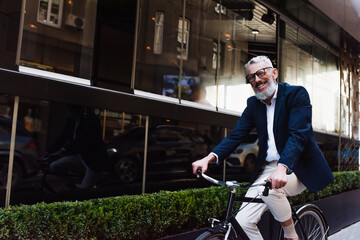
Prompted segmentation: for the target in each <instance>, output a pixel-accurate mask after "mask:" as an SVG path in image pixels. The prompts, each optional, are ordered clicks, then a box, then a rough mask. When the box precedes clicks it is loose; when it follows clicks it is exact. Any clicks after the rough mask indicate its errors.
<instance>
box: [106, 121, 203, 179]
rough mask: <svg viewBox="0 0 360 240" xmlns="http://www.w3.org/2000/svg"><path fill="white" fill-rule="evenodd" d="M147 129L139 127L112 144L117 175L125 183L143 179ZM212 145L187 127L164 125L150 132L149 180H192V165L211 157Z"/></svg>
mask: <svg viewBox="0 0 360 240" xmlns="http://www.w3.org/2000/svg"><path fill="white" fill-rule="evenodd" d="M144 139H145V128H144V127H136V128H133V129H131V130H130V131H129V132H127V133H125V134H123V135H121V136H119V137H118V138H117V139H116V140H115V141H114V143H112V144H109V145H108V148H107V151H108V155H109V158H110V161H111V163H112V166H113V171H114V172H115V174H116V175H117V177H119V178H120V180H121V181H122V182H124V183H131V182H136V181H139V180H140V179H141V175H142V169H143V159H144ZM207 149H208V145H207V143H206V142H205V140H204V138H203V137H202V136H201V135H200V134H199V133H198V132H197V131H194V130H191V129H188V128H185V127H180V126H169V125H161V126H157V127H156V128H152V129H149V137H148V150H147V167H146V168H147V169H146V176H147V179H151V178H155V177H161V178H164V177H166V175H168V176H169V175H170V174H171V175H176V176H177V177H179V176H182V177H190V176H192V169H191V163H192V161H194V160H196V159H198V158H200V157H203V156H205V155H206V154H207Z"/></svg>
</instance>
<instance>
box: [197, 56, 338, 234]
mask: <svg viewBox="0 0 360 240" xmlns="http://www.w3.org/2000/svg"><path fill="white" fill-rule="evenodd" d="M245 70H246V75H247V76H246V78H247V80H248V82H250V84H251V86H252V88H253V90H254V92H255V96H253V97H250V98H249V99H248V100H247V107H246V109H245V110H244V112H243V114H242V116H241V117H240V119H239V120H238V122H237V124H236V126H235V128H234V130H233V131H232V133H231V134H230V135H229V136H228V137H226V138H225V139H224V140H223V141H222V142H221V143H220V144H219V145H217V146H216V147H215V148H214V149H213V151H212V152H211V153H210V154H209V155H208V156H206V157H204V158H202V159H200V160H198V161H195V162H194V163H193V173H194V174H196V170H197V169H201V170H202V171H203V172H205V171H206V170H207V168H208V164H209V163H210V162H218V161H220V160H223V159H225V158H226V157H227V156H228V155H229V154H230V153H232V152H233V151H234V150H235V149H236V147H237V146H238V145H239V144H240V143H242V142H243V141H244V140H245V137H246V136H247V134H248V133H249V132H250V131H251V130H252V129H254V128H256V131H257V133H258V138H259V153H258V157H257V160H256V162H255V168H254V171H253V173H252V175H251V180H250V182H263V181H264V180H266V179H268V180H270V181H271V186H272V190H270V194H269V196H268V197H263V196H261V198H262V199H263V201H264V202H265V204H256V203H251V204H249V205H248V206H247V207H246V208H244V209H243V210H242V211H241V212H239V213H238V214H237V216H236V219H237V221H238V222H239V224H240V225H241V227H242V228H243V229H244V231H245V232H246V234H247V235H248V236H249V238H250V239H262V236H261V234H260V232H259V230H258V228H257V226H256V225H257V223H258V221H259V220H260V218H261V215H262V214H263V213H264V212H265V211H266V210H267V209H269V210H270V211H271V213H272V215H273V216H274V218H275V219H276V220H277V221H279V222H280V223H281V225H282V227H283V229H284V237H285V239H298V235H297V234H296V231H295V228H294V223H293V220H292V218H291V208H290V204H289V202H288V200H287V198H286V197H287V196H294V195H297V194H300V193H301V192H302V191H303V190H305V189H306V188H308V189H309V190H310V191H313V192H316V191H319V190H320V189H322V188H324V187H325V186H326V185H328V184H329V183H330V182H332V181H333V180H334V177H333V175H332V172H331V170H330V168H329V166H328V165H327V163H326V160H325V158H324V156H323V155H322V153H321V151H320V149H319V147H318V146H317V144H316V142H315V138H314V134H313V130H312V124H311V104H310V98H309V95H308V93H307V91H306V90H305V88H303V87H301V86H290V85H288V84H286V83H277V81H276V79H277V77H278V71H277V69H276V68H273V65H272V63H271V61H270V60H269V58H268V57H266V56H258V57H255V58H253V59H251V60H250V61H249V62H248V63H247V64H246V65H245ZM258 192H261V189H256V188H253V189H249V190H248V192H247V193H246V196H248V197H251V196H252V197H254V196H256V195H257V194H258Z"/></svg>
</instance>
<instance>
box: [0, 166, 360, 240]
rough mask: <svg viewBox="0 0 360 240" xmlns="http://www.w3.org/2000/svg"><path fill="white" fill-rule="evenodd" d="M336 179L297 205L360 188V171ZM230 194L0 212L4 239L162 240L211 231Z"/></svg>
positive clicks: (212, 191) (194, 192) (188, 193)
mask: <svg viewBox="0 0 360 240" xmlns="http://www.w3.org/2000/svg"><path fill="white" fill-rule="evenodd" d="M334 175H335V182H334V183H332V184H330V185H329V186H328V187H326V188H325V189H323V190H322V191H320V192H318V193H316V194H314V193H310V192H308V191H305V192H304V193H303V194H301V195H299V196H297V197H293V198H291V199H290V200H291V202H292V204H300V203H305V202H311V201H314V200H317V199H320V198H324V197H327V196H330V195H334V194H337V193H340V192H343V191H349V190H352V189H358V188H360V172H359V171H356V172H341V173H335V174H334ZM228 193H229V189H227V188H225V187H210V188H204V189H189V190H182V191H177V192H168V191H161V192H159V193H154V194H143V195H136V196H120V197H110V198H103V199H93V200H87V201H82V202H57V203H51V204H45V203H38V204H35V205H21V206H11V207H10V208H8V209H0V239H157V238H160V237H164V236H166V235H168V234H174V233H178V232H181V231H186V230H191V229H197V228H201V227H204V226H207V225H208V223H207V218H208V217H209V216H213V217H220V218H221V216H222V215H223V214H224V211H225V207H226V203H227V198H228ZM243 193H244V191H241V192H240V194H243Z"/></svg>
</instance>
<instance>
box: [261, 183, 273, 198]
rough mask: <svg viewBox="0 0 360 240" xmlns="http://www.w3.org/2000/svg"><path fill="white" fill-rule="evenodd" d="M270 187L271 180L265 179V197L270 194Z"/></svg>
mask: <svg viewBox="0 0 360 240" xmlns="http://www.w3.org/2000/svg"><path fill="white" fill-rule="evenodd" d="M270 187H271V182H270V181H269V180H265V188H264V191H263V196H265V197H267V196H269V189H270Z"/></svg>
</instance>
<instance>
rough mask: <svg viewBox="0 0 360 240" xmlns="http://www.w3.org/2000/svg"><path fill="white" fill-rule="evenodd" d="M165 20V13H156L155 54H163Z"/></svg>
mask: <svg viewBox="0 0 360 240" xmlns="http://www.w3.org/2000/svg"><path fill="white" fill-rule="evenodd" d="M164 18H165V14H164V13H163V12H156V14H155V33H154V54H161V53H162V47H163V37H164Z"/></svg>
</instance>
